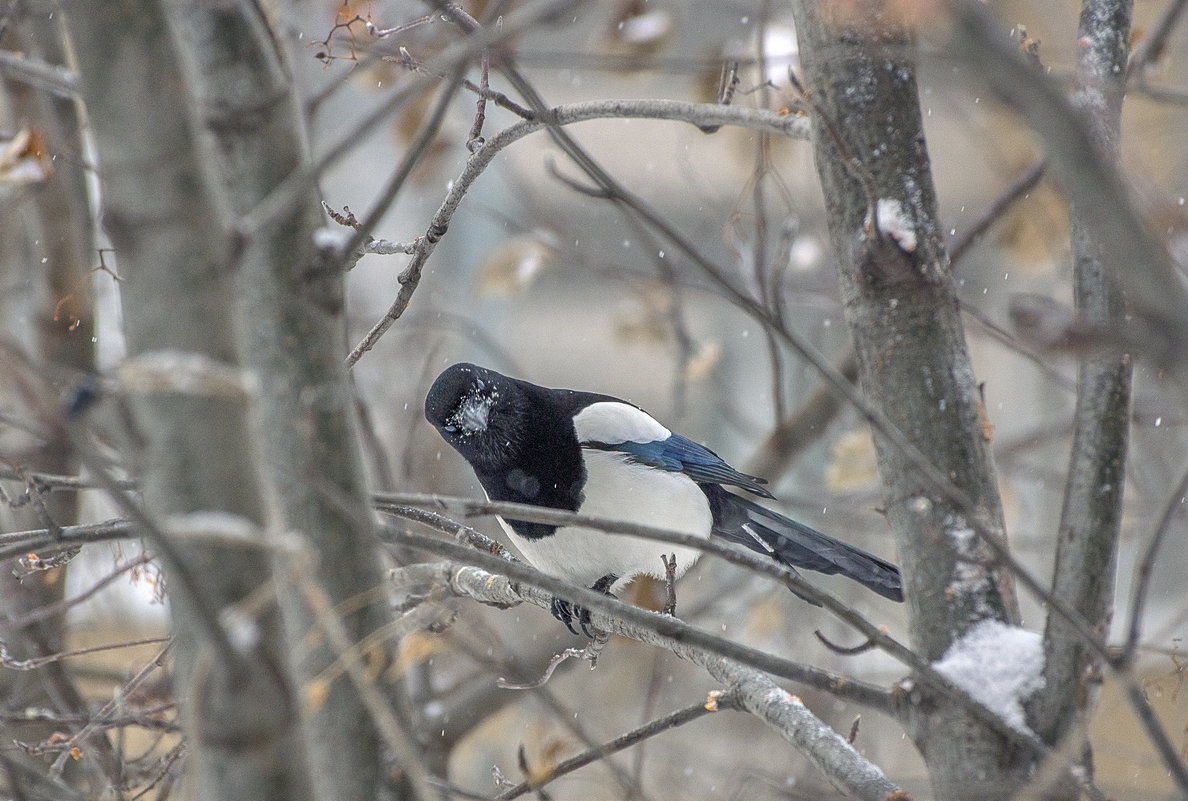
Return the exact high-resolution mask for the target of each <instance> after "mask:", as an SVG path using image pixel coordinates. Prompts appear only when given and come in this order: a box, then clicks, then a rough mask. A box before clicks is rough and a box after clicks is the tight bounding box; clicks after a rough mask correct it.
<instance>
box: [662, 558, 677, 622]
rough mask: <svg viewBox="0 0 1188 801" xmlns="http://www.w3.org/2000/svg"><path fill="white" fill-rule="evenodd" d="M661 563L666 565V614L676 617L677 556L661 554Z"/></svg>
mask: <svg viewBox="0 0 1188 801" xmlns="http://www.w3.org/2000/svg"><path fill="white" fill-rule="evenodd" d="M660 561H661V562H663V563H664V589H665V592H666V595H665V598H664V614H666V615H668V616H669V617H676V569H677V563H676V554H675V553H674V554H671V555H668V556H665V555H664V554H660Z"/></svg>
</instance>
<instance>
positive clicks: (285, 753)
mask: <svg viewBox="0 0 1188 801" xmlns="http://www.w3.org/2000/svg"><path fill="white" fill-rule="evenodd" d="M68 24H69V28H70V31H71V35H72V38H73V41H74V44H75V48H76V52H77V59H78V63H79V68H80V69H79V74H80V76H81V79H82V92H83V97H84V100H85V101H86V105H87V111H88V116H89V119H90V123H91V132H92V135H93V137H94V142H95V149H96V152H97V154H98V159H99V171H100V177H101V179H102V182H103V190H104V191H103V222H104V227H105V228H106V230H107V233H108V235H109V236H110V238H111V242H112V245H113V246H114V248H115V251H116V254H117V257H118V260H119V261H118V263H119V268H120V271H121V273H122V274H123V278H124V282H123V285H122V291H123V294H122V299H123V308H124V317H125V325H126V338H127V343H128V353H129V358H128V360H127V362H126V363H125V364H124V365H123V366H122V367H121V368H120V375H119V382H120V389H121V391H122V392H123V393H124V396H125V399H126V402H127V406H128V409H129V417H130V424H131V427H132V430H133V442H134V446H135V448H134V450H133V452H134V453H135V456H136V458H137V460H138V462H139V463H138V464H136V465H135V467H136V473H137V474H138V475H140V476H142V477H143V484H142V489H143V497H144V507H145V510H146V511H147V513H148V515H149V518H148V519H146V520H143V521H142V523H146V524H148V525H147V526H145V528H144V530H145V531H147V532H151V533H152V535H153V537H154V544H155V545H156V546H157V548H158V549H160V550H162V551H163V552H164V553H165V555H166V556H167V557H170V558H167V564H166V569H167V576H168V579H169V583H170V599H171V607H170V609H171V615H172V623H173V629H174V633H175V637H176V640H177V643H178V646H177V657H176V660H175V662H176V671H175V686H176V690H177V693H178V695H179V697H180V701H181V704H182V709H183V713H184V719H185V724H186V727H187V730H188V734H189V742H190V752H189V753H190V756H189V762H188V770H189V777H190V781H191V782H192V784H193V786H192V788H191V792H192V794H193V796H194V797H196V798H209V799H233V798H252V799H261V800H264V799H277V801H281V800H282V799H286V800H292V799H298V800H299V799H304V798H308V797H309V789H308V777H307V775H306V773H305V764H304V760H299V759H293V755H294V754H297V753H300V739H299V736H298V728H297V726H296V725H295V724H296V721H297V714H296V702H295V700H294V697H293V692H292V688H291V687H290V685H289V683H288V682H287V681H286V679H285V675H284V671H283V669H282V665H283V663H284V659H285V658H286V655H287V652H286V648H285V638H284V631H283V628H282V626H281V621H280V616H279V614H278V613H277V612H276V610H275V606H274V605H273V604H270V603H264V604H256V605H255V606H248V605H247V604H246V603H245V602H247V601H248V600H249V598H251V597H252V596H253V595H254V594H256V593H258V591H259V590H260V588H261V587H262V586H263V587H268V585H269V581H270V575H271V569H270V568H271V566H270V564H269V549H268V547H267V543H266V541H265V539H264V536H263V531H264V530H265V526H266V514H265V510H266V505H265V503H264V502H263V500H262V493H261V489H260V484H259V481H258V480H257V476H256V465H255V463H254V457H253V453H252V450H251V445H250V443H251V436H250V435H251V429H250V424H249V420H248V414H247V412H248V409H247V406H248V403H249V401H250V398H251V394H252V392H251V387H250V382H248V381H246V380H244V378H243V376H242V373H241V372H240V371H239V369H238V351H239V344H238V343H237V342H236V338H235V332H236V326H235V325H234V315H233V311H234V309H235V302H236V285H235V275H234V273H233V272H232V270H231V269H230V266H231V265H230V262H229V259H228V254H229V252H230V251H229V248H227V238H226V236H225V233H224V230H223V226H222V222H221V220H220V218H219V215H218V213H217V211H216V207H215V204H214V202H213V198H212V194H211V192H210V187H209V184H208V182H207V180H206V178H205V175H204V171H205V169H206V168H205V165H204V164H203V160H202V155H201V153H200V152H199V149H198V147H197V144H196V140H195V136H194V130H193V120H192V109H191V103H190V97H189V92H188V89H187V86H186V82H185V80H184V79H183V76H182V72H181V70H180V68H179V65H178V57H177V48H176V44H175V41H174V37H173V36H172V32H171V31H170V29H169V26H168V25H167V23H166V19H165V13H164V10H163V7H162V5H161V4H158V3H156V2H152V1H151V0H125V1H124V2H108V3H90V4H86V5H82V4H75V5H73V6H71V7H70V8H69V20H68ZM198 576H200V577H201V581H198V580H197V579H196V578H195V577H198Z"/></svg>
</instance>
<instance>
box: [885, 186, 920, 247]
mask: <svg viewBox="0 0 1188 801" xmlns="http://www.w3.org/2000/svg"><path fill="white" fill-rule="evenodd" d="M875 214H876V215H877V216H876V219H875V225H877V226H878V229H879V231H881V232H882V233H884V234H886V235H887V236H889V237H891V239H893V240H894V241H895V244H897V245H899V247H900V249H901V250H903V251H904V252H906V253H914V252H915V250H916V247H917V245H918V244H919V243H918V241H917V239H916V227H915V226H914V225H913V224H912V220H911V218H910V217H909V216H908V214H907V210H906V209H904V207H903V204H902V203H900V202H899V201H898V200H895V199H894V198H885V197H884V198H879V202H878V204H876V206H875Z"/></svg>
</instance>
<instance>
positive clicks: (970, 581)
mask: <svg viewBox="0 0 1188 801" xmlns="http://www.w3.org/2000/svg"><path fill="white" fill-rule="evenodd" d="M792 7H793V11H794V13H795V16H796V25H797V36H798V38H799V41H800V54H801V60H802V63H803V64H804V79H805V80H804V82H805V85H806V89H807V91H808V93H809V103H810V115H811V116H812V119H813V148H814V155H815V160H816V165H817V172H818V174H819V176H820V179H821V184H822V188H823V190H824V194H825V203H826V208H827V212H828V219H829V230H830V237H831V241H832V245H833V250H834V254H835V258H836V263H837V269H838V273H839V279H840V283H841V288H842V295H843V300H844V303H845V311H846V317H847V320H848V322H849V325H850V330H851V334H852V336H853V338H854V344H855V352H856V355H857V358H858V364H859V377H860V381H861V385H862V388H863V391H864V392H865V393H866V395H867V397H868V398H869V399H870V400H871V402H872V403H874V404H875V405H876V406H877V407H879V408H880V409H881V410H882V412H883V413H884V415H885V416H886V418H887V419H888V420H889V421H890V423H891V424H892V425H894V426H895V427H896V428H898V429H899V431H901V432H902V433H903V434H904V435H905V436H906V437H907V439H908V440H909V441H910V443H911V444H912V445H913V446H914V447H915V449H916V450H917V453H918V454H919V455H921V456H922V457H923V459H924V460H925V461H926V462H927V463H928V464H930V465H931V466H932V467H933V468H935V470H934V471H933V475H936V473H937V472H939V474H940V475H942V476H945V477H947V478H948V481H949V483H950V485H951V486H950V488H949V491H946V490H945V488H943V487H940V486H937V484H938V482H936V481H934V480H929V479H928V478H927V477H926V476H925V475H924V473H923V471H922V470H921V469H920V467H919V465H918V464H917V462H916V461H915V459H914V457H913V456H912V455H910V454H908V453H906V452H905V450H904V448H901V447H899V446H898V445H897V444H896V443H895V442H893V441H891V440H890V439H889V438H887V437H886V436H883V435H881V434H880V433H879V432H876V434H875V443H876V447H877V450H878V458H879V469H880V474H881V476H882V481H883V487H884V493H885V497H886V513H887V517H888V519H889V521H890V523H891V525H892V527H893V529H894V531H895V535H896V538H897V543H898V546H899V556H900V560H901V563H902V566H903V570H904V576H905V587H906V594H907V602H908V610H909V615H910V619H911V628H912V638H913V644H914V646H915V648H916V650H917V651H918V652H919V653H920V655H921V656H922V657H923V658H924V659H927V660H936V659H938V658H940V657H941V656H942V655H943V654H944V653H945V651H946V650H947V649H948V648H949V646H950V645H951V644H952V643H953V642H954V641H955V640H957V639H958V638H960V637H961V636H962V635H963V634H965V633H966V632H967V631H968V630H969V629H970V628H971V627H972V626H974V625H975V624H977V623H979V622H981V621H983V620H987V619H990V620H999V621H1005V622H1008V623H1014V622H1016V621H1017V617H1018V615H1017V611H1016V608H1015V602H1014V596H1013V591H1012V585H1011V582H1010V580H1009V577H1008V576H1007V575H1005V574H1004V573H1003V572H1002V571H1001V570H1000V569H998V568H996V567H995V566H994V565H993V560H992V559H991V558H990V556H991V552H990V551H989V549H988V547H987V546H986V544H985V543H984V542H983V539H982V538H983V536H995V537H1004V536H1005V532H1004V531H1003V522H1002V511H1001V508H1000V503H999V497H998V490H997V484H996V478H995V471H994V465H993V461H992V458H991V455H990V451H989V447H988V443H987V440H986V437H985V436H984V430H983V425H982V410H981V409H980V400H979V393H978V387H977V382H976V380H975V378H974V374H973V369H972V367H971V365H970V360H969V353H968V351H967V349H966V344H965V337H964V332H963V330H962V326H961V319H960V311H959V308H958V304H957V297H956V291H955V287H954V283H953V280H952V276H951V274H950V272H949V263H948V256H947V254H946V252H945V249H944V245H943V242H942V239H941V236H940V226H939V224H938V222H937V208H936V196H935V192H934V189H933V182H932V175H931V171H930V165H929V159H928V152H927V148H926V145H925V141H924V133H923V129H922V125H921V118H920V109H919V102H918V98H917V89H916V71H915V65H914V63H913V61H912V56H913V41H912V37H911V35H910V33H909V31H908V29H907V28H906V26H905V25H904V24H903V22H902V21H901V20H899V19H897V18H896V12H895V7H896V4H895V3H890V2H888V3H884V2H880V0H861V1H860V2H855V3H833V4H830V3H824V4H822V3H816V2H809V1H808V0H794V2H793V4H792ZM909 719H910V720H912V721H913V723H912V725H911V726H910V733H911V735H912V737H913V739H914V740H915V742H916V744H917V746H918V747H919V748H920V750H921V752H922V753H923V754H924V756H925V758H926V760H927V761H928V765H929V771H930V774H931V777H932V781H933V786H934V788H935V790H936V796H937V798H939V799H957V798H960V799H981V798H987V799H989V798H1006V797H1009V796H1010V795H1011V791H1012V790H1013V789H1015V788H1017V786H1018V782H1020V781H1021V780H1022V778H1023V771H1024V770H1025V766H1024V765H1022V764H1012V757H1011V753H1010V751H1009V750H1008V748H1007V745H1006V743H1005V741H1004V740H1003V739H1002V738H1001V737H999V736H998V735H996V734H994V733H993V732H991V731H990V730H988V729H987V728H986V727H985V726H983V725H982V724H980V723H979V722H977V721H976V720H975V719H973V718H972V717H971V716H970V715H969V713H968V712H967V710H965V709H964V708H962V707H961V705H958V704H954V703H952V702H951V701H946V700H943V699H940V698H937V697H933V696H932V695H931V693H930V691H928V690H927V689H922V690H921V700H920V703H919V706H918V707H917V708H915V709H913V710H909Z"/></svg>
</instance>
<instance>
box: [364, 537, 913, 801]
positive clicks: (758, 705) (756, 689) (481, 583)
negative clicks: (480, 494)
mask: <svg viewBox="0 0 1188 801" xmlns="http://www.w3.org/2000/svg"><path fill="white" fill-rule="evenodd" d="M388 531H389V532H390V533H391V534H392V535H393V536H395V537H396V538H398V539H399V541H400V542H401V543H403V544H406V545H416V546H417V547H424V548H426V549H432V550H433V551H436V552H438V553H442V554H444V555H447V556H450V557H456V558H458V559H459V560H464V561H468V562H473V561H477V562H483V563H486V564H489V565H490V566H491V567H492V569H494V570H498V571H499V574H503V575H499V574H495V573H489V572H487V571H486V570H485V569H482V568H477V567H470V566H464V567H457V568H456V569H455V570H454V571H453V574H452V576H451V580H450V588H451V589H452V590H453V591H454V592H456V593H458V594H460V595H464V596H467V597H470V598H474V599H475V600H478V601H480V602H482V603H487V604H497V605H513V604H518V603H520V602H521V601H528V602H530V603H532V604H534V605H536V606H540V607H541V608H542V609H547V608H548V607H549V605H550V603H551V601H552V596H551V593H552V592H553V591H554V590H556V591H560V592H561V593H563V594H564V595H566V596H567V597H572V598H573V599H574V600H576V601H578V602H580V603H581V604H583V605H585V606H587V608H589V609H590V610H591V612H592V619H593V624H594V625H595V626H596V627H598V628H599V629H602V630H604V631H607V632H610V633H613V634H619V635H622V636H626V637H631V638H632V639H636V640H639V641H641V642H646V643H649V644H652V645H658V646H661V647H664V648H667V649H669V650H671V651H672V652H673V653H675V654H677V655H678V656H680V657H682V658H684V659H687V660H688V661H690V662H692V663H693V664H696V665H699V666H701V667H703V668H705V669H706V671H708V672H709V673H710V675H712V676H713V677H714V678H716V679H717V680H718V681H721V682H722V683H724V684H725V685H727V688H728V689H729V691H730V692H731V693H732V694H734V695H736V697H737V698H738V702H739V705H740V706H741V707H742V708H743V709H745V710H746V711H748V712H750V713H751V714H753V715H755V716H756V717H758V718H759V719H761V720H762V721H763V722H765V723H767V724H768V725H769V726H770V727H772V728H773V729H774V730H775V731H776V732H777V733H779V734H780V736H781V737H783V738H784V739H785V740H787V741H788V742H789V743H791V744H792V745H794V746H796V747H797V749H798V750H800V751H801V753H803V754H804V755H805V756H806V757H807V758H808V759H809V760H810V761H811V762H812V763H813V764H814V765H816V767H817V768H818V769H819V770H821V771H822V772H823V773H824V774H825V776H826V777H828V778H829V780H830V781H831V782H832V783H833V784H834V785H835V786H836V787H838V788H839V789H840V790H841V791H842V792H844V793H846V794H848V795H851V796H853V797H855V798H861V799H869V801H883V800H884V799H886V798H887V797H888V796H889V795H890V794H892V793H896V792H902V791H901V790H900V789H899V788H898V787H897V786H896V785H895V784H894V783H892V782H891V781H890V780H889V779H888V778H887V777H886V776H885V775H884V774H883V772H882V771H881V770H880V769H879V768H878V767H877V766H876V765H874V764H873V763H871V762H869V761H867V760H866V759H865V758H863V757H862V756H861V755H860V754H859V753H858V752H857V751H855V750H854V748H853V747H852V746H851V745H850V744H849V743H847V742H846V741H845V740H844V739H843V738H841V737H840V736H838V734H837V732H835V731H834V730H833V729H831V728H830V727H828V726H827V725H825V724H824V723H823V722H821V720H819V719H818V718H817V717H816V716H815V715H813V714H812V712H810V711H809V710H808V708H807V707H805V706H804V704H803V703H801V702H800V700H799V699H798V698H796V697H795V696H793V695H791V694H790V693H788V692H787V691H786V690H784V689H783V688H782V687H780V686H779V685H777V684H776V683H775V682H774V681H772V680H771V679H770V678H769V677H768V676H767V675H764V673H762V672H760V670H757V669H755V668H753V667H750V666H747V665H743V664H741V663H740V662H738V661H735V660H733V659H731V658H729V657H725V656H722V655H720V654H718V653H715V652H713V651H710V650H709V649H707V648H705V647H700V646H701V645H702V643H698V642H697V641H698V640H705V639H707V635H703V633H702V632H698V631H697V630H696V629H692V628H690V627H689V626H687V625H685V624H684V623H681V622H680V621H679V620H676V619H675V618H669V617H666V616H664V615H658V614H656V613H654V612H647V611H645V610H642V609H638V608H636V607H633V606H630V605H628V604H624V603H622V602H620V601H617V600H615V599H613V598H609V597H607V596H605V595H602V594H601V593H597V592H594V591H593V590H587V589H584V588H583V589H581V590H580V591H579V590H578V589H577V588H572V587H570V586H569V585H568V584H566V583H565V582H562V581H559V580H557V579H553V578H551V577H549V576H546V575H544V574H541V573H538V572H537V571H535V570H532V569H531V568H528V567H527V566H525V565H521V564H515V563H509V562H505V561H503V560H500V559H498V558H497V557H493V556H489V555H486V554H481V553H478V552H476V551H474V550H472V549H468V548H466V547H465V546H462V545H458V544H456V543H453V542H446V541H444V540H439V539H436V538H433V537H428V536H425V535H417V534H411V533H407V532H399V531H395V530H393V529H392V528H389V529H388ZM505 576H509V577H511V578H514V579H516V583H513V582H512V581H510V580H509V579H508V578H505ZM521 582H522V583H521ZM529 582H530V583H529ZM533 585H538V586H539V587H541V588H544V589H543V590H542V589H539V588H538V586H533ZM607 610H613V615H614V616H612V614H608V613H607ZM648 624H651V625H648ZM714 639H716V638H714ZM740 648H741V647H740ZM743 650H744V651H751V650H753V649H743ZM755 653H756V654H759V655H760V656H762V657H764V661H767V660H774V659H775V658H774V657H769V656H768V655H765V654H761V652H755ZM775 661H778V662H783V661H784V660H775ZM789 664H791V663H789ZM823 689H828V688H823ZM880 692H881V691H880Z"/></svg>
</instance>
